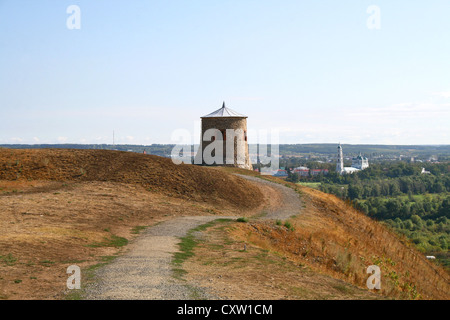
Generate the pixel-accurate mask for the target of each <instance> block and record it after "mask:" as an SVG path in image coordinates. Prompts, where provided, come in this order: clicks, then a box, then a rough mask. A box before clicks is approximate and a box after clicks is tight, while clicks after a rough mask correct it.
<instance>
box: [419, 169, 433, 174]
mask: <svg viewBox="0 0 450 320" xmlns="http://www.w3.org/2000/svg"><path fill="white" fill-rule="evenodd" d="M420 173H421V174H430V173H431V172H430V171H427V170H425V168H422V171H421V172H420Z"/></svg>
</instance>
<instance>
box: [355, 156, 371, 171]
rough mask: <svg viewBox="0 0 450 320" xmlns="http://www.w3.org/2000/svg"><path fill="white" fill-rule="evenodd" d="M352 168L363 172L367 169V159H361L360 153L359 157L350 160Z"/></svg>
mask: <svg viewBox="0 0 450 320" xmlns="http://www.w3.org/2000/svg"><path fill="white" fill-rule="evenodd" d="M352 167H353V168H356V169H359V170H364V169H366V168H368V167H369V159H367V158H366V157H363V156H362V155H361V153H360V154H359V156H357V157H356V158H353V159H352Z"/></svg>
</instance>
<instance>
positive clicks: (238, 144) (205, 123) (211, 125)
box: [200, 117, 253, 170]
mask: <svg viewBox="0 0 450 320" xmlns="http://www.w3.org/2000/svg"><path fill="white" fill-rule="evenodd" d="M208 129H217V130H220V131H222V133H225V135H224V137H223V138H225V140H223V139H220V138H219V139H218V140H216V141H200V150H202V154H203V152H204V150H205V148H207V147H208V146H209V145H210V144H212V143H213V142H220V143H223V159H222V163H223V164H213V165H223V166H231V167H239V168H244V169H249V170H252V169H253V167H252V164H251V162H250V157H249V154H248V143H247V141H246V139H245V136H246V133H247V119H246V118H237V117H220V118H219V117H217V118H202V138H201V139H203V137H204V134H205V132H206V131H207V130H208ZM227 129H233V130H237V131H236V135H237V134H239V138H234V139H233V151H234V152H233V153H234V154H233V155H228V154H227V152H226V149H227V143H231V137H230V135H229V132H228V134H227V133H226V130H227ZM239 130H240V131H241V132H240V131H239ZM212 147H213V146H211V147H210V148H209V149H211V148H212ZM207 150H208V149H207ZM239 157H240V158H239ZM227 159H228V162H231V163H227ZM202 164H203V165H208V164H207V163H205V161H204V159H202Z"/></svg>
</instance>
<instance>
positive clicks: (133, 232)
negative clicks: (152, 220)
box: [131, 226, 147, 234]
mask: <svg viewBox="0 0 450 320" xmlns="http://www.w3.org/2000/svg"><path fill="white" fill-rule="evenodd" d="M146 228H147V226H136V227H134V228H133V230H132V231H131V233H132V234H139V233H141V231H144V230H145V229H146Z"/></svg>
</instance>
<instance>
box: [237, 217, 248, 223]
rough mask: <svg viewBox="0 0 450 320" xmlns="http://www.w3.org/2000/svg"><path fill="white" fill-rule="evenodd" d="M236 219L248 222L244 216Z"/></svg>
mask: <svg viewBox="0 0 450 320" xmlns="http://www.w3.org/2000/svg"><path fill="white" fill-rule="evenodd" d="M236 221H237V222H248V218H246V217H241V218H237V219H236Z"/></svg>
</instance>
